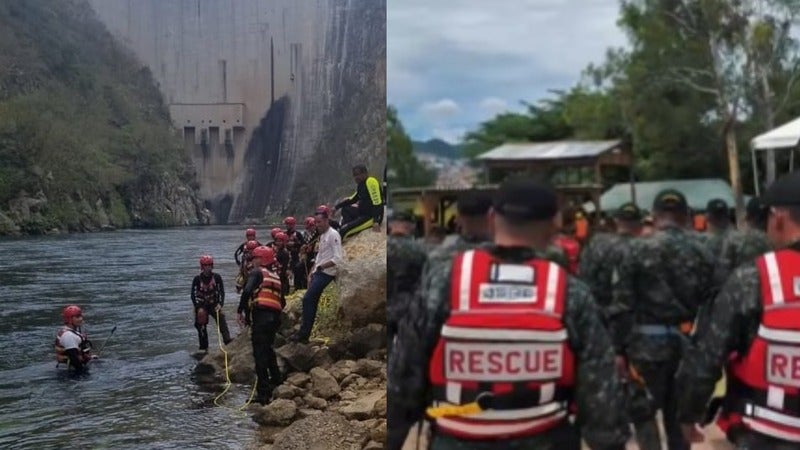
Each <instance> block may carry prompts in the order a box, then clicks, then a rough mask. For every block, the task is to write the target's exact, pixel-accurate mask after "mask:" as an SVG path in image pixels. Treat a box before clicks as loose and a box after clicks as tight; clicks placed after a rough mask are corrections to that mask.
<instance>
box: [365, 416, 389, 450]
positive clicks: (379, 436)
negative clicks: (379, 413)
mask: <svg viewBox="0 0 800 450" xmlns="http://www.w3.org/2000/svg"><path fill="white" fill-rule="evenodd" d="M369 437H370V439H372V440H373V441H376V442H380V443H381V444H385V443H386V420H385V419H378V421H377V423H376V424H375V425H374V426H372V427H370V428H369Z"/></svg>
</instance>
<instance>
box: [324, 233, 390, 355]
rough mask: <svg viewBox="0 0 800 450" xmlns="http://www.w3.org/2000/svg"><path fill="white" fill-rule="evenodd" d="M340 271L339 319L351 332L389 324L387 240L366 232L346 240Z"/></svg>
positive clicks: (384, 237)
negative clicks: (370, 326)
mask: <svg viewBox="0 0 800 450" xmlns="http://www.w3.org/2000/svg"><path fill="white" fill-rule="evenodd" d="M346 244H347V248H346V249H345V252H344V253H345V258H344V263H343V264H342V267H341V268H340V269H339V274H338V276H337V280H336V284H337V286H339V301H338V304H339V312H338V316H339V317H342V318H343V320H344V321H345V322H347V323H348V324H349V326H350V328H351V329H355V328H358V327H365V326H367V325H369V324H370V323H377V324H381V325H385V324H386V236H385V235H384V234H383V233H373V232H363V233H360V234H358V235H356V236H354V237H352V238H349V239H348V240H347V243H346ZM384 340H385V337H384Z"/></svg>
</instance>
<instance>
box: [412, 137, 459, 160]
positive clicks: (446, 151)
mask: <svg viewBox="0 0 800 450" xmlns="http://www.w3.org/2000/svg"><path fill="white" fill-rule="evenodd" d="M413 145H414V153H429V154H431V155H436V156H439V157H441V158H449V159H459V158H462V157H463V156H462V154H461V149H462V146H461V145H452V144H448V143H447V142H445V141H443V140H441V139H430V140H427V141H424V142H423V141H413Z"/></svg>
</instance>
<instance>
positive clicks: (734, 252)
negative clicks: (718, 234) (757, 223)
mask: <svg viewBox="0 0 800 450" xmlns="http://www.w3.org/2000/svg"><path fill="white" fill-rule="evenodd" d="M770 249H771V246H770V244H769V240H768V239H767V235H766V234H765V233H764V232H763V231H761V230H756V229H752V228H751V229H747V230H744V231H738V230H731V231H729V232H727V233H725V237H724V239H722V240H721V242H720V248H719V252H718V253H714V255H715V256H717V255H718V256H717V264H716V267H715V268H714V281H713V284H714V286H715V288H716V289H717V290H719V289H720V288H721V287H722V285H723V284H725V281H726V280H727V279H728V276H729V275H730V274H731V272H733V270H734V269H736V268H737V267H739V266H741V265H742V264H744V263H748V262H750V261H753V260H754V259H756V257H757V256H759V255H762V254H764V253H767V252H768V251H770Z"/></svg>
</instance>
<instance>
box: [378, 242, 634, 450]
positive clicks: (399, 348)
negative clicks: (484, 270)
mask: <svg viewBox="0 0 800 450" xmlns="http://www.w3.org/2000/svg"><path fill="white" fill-rule="evenodd" d="M485 247H486V248H487V249H488V250H489V251H491V252H492V253H493V254H495V255H496V256H498V257H501V258H502V259H504V260H507V261H512V262H521V261H525V260H528V259H530V258H533V257H534V256H536V254H537V253H536V252H535V251H534V250H532V249H527V248H521V247H517V248H498V247H495V246H493V245H487V246H485ZM447 262H448V264H445V263H438V264H437V265H436V267H435V268H433V267H432V268H431V270H426V272H425V275H424V276H423V281H422V286H423V290H422V292H421V294H420V295H418V296H417V297H416V298H415V301H414V302H413V304H412V306H411V307H410V308H409V311H408V314H407V315H406V316H405V317H404V318H403V320H402V321H401V324H400V327H399V331H398V336H397V341H396V349H395V358H394V359H393V360H392V361H390V363H389V369H388V370H389V377H388V378H389V383H388V403H389V410H388V415H387V420H388V424H389V430H388V448H389V449H391V450H393V449H397V448H399V445H401V444H402V442H403V440H404V439H405V437H406V434H407V433H408V430H409V428H410V427H411V426H412V425H413V424H414V423H415V422H416V421H417V420H419V419H421V418H422V417H423V415H424V411H425V407H426V406H427V405H428V400H427V398H428V394H429V381H428V366H429V359H430V355H431V353H432V352H433V349H434V346H435V345H436V342H437V341H438V338H439V333H440V330H441V327H442V325H443V324H444V322H445V321H446V320H447V317H448V315H449V309H450V278H451V271H452V268H451V266H450V264H449V262H450V259H447ZM564 323H565V326H566V328H567V330H568V335H569V344H570V347H571V348H572V350H573V351H574V352H575V355H576V360H577V371H578V373H577V377H576V390H575V392H576V394H575V395H576V400H577V406H578V422H579V423H580V427H581V432H582V434H583V437H584V439H585V440H586V441H587V442H588V443H589V445H590V446H591V448H593V449H607V450H611V449H620V450H621V449H623V448H624V445H625V442H626V441H627V437H628V430H627V425H626V424H625V420H624V418H623V417H621V416H620V411H622V410H623V398H622V395H621V394H622V391H621V390H620V385H619V382H618V379H617V377H616V376H615V373H614V360H613V356H614V355H613V352H612V349H611V342H610V339H609V337H608V333H607V331H606V330H605V328H604V327H603V324H602V322H601V320H600V315H599V313H598V311H597V307H596V305H595V302H594V300H593V299H592V295H591V293H590V292H589V289H588V287H587V286H586V285H585V284H583V283H582V282H581V281H579V280H578V279H577V278H574V277H572V276H570V277H569V279H568V282H567V291H566V300H565V312H564ZM579 447H580V443H579V442H578V436H577V433H576V432H575V431H574V429H573V426H572V425H564V426H562V427H560V428H557V429H555V430H550V431H548V432H545V433H543V434H541V435H538V436H534V437H529V438H524V439H516V440H513V441H511V440H507V441H493V442H471V441H462V440H458V439H454V438H450V437H446V436H442V435H436V434H435V432H434V436H433V439H432V448H434V449H484V448H485V449H547V450H550V449H553V450H556V449H565V450H571V449H578V448H579Z"/></svg>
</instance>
